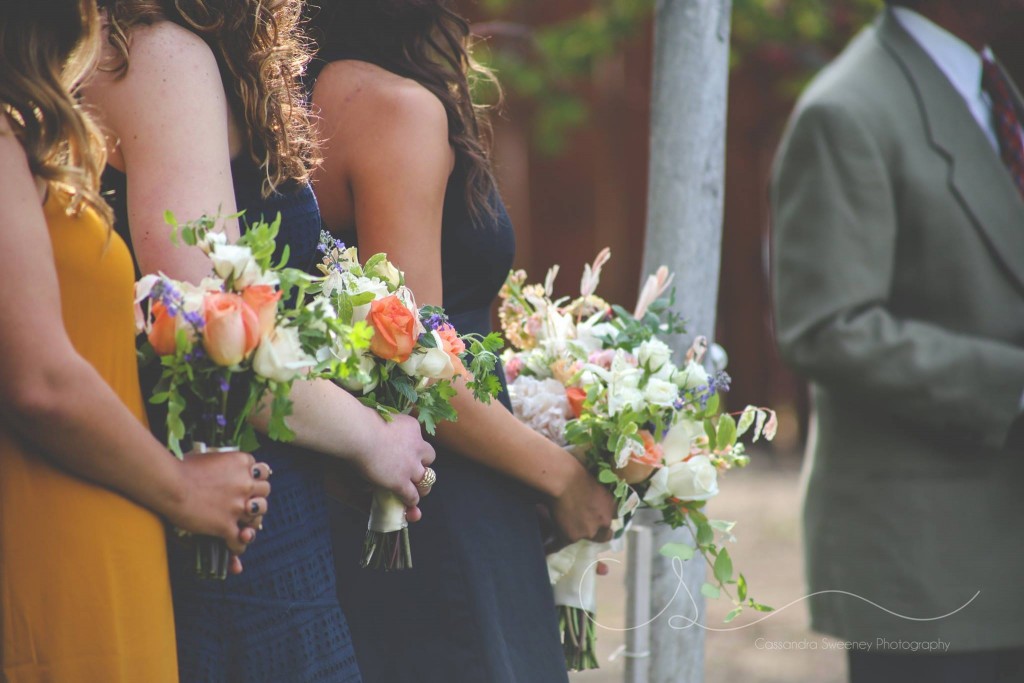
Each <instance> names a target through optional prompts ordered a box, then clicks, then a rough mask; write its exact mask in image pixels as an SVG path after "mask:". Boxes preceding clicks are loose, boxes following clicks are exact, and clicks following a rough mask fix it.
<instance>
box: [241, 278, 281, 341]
mask: <svg viewBox="0 0 1024 683" xmlns="http://www.w3.org/2000/svg"><path fill="white" fill-rule="evenodd" d="M280 300H281V291H280V290H278V289H275V288H274V287H273V286H272V285H249V286H248V287H246V288H245V290H244V291H243V292H242V301H244V302H245V303H247V304H249V307H250V308H251V309H252V310H253V311H254V312H255V313H256V317H257V318H258V319H259V321H260V337H261V338H262V337H263V336H265V335H268V334H270V333H271V331H273V329H274V322H275V320H276V319H277V302H278V301H280Z"/></svg>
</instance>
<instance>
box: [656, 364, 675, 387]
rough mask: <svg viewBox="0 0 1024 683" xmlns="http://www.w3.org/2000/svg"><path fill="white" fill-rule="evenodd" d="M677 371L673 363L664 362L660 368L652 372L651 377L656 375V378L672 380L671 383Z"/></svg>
mask: <svg viewBox="0 0 1024 683" xmlns="http://www.w3.org/2000/svg"><path fill="white" fill-rule="evenodd" d="M678 372H679V368H677V367H676V366H675V365H673V364H672V363H665V364H664V365H662V366H661V367H660V368H658V371H657V372H655V373H652V374H651V377H656V378H657V379H661V380H664V381H666V382H672V383H673V384H675V379H676V373H678Z"/></svg>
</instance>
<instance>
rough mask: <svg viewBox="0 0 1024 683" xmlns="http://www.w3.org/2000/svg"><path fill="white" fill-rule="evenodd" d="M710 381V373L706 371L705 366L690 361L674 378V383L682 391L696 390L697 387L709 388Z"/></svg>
mask: <svg viewBox="0 0 1024 683" xmlns="http://www.w3.org/2000/svg"><path fill="white" fill-rule="evenodd" d="M709 379H710V378H709V377H708V371H707V370H705V369H704V366H703V365H701V364H700V363H696V362H694V361H690V362H689V363H687V364H686V367H685V368H683V369H682V370H680V371H679V373H678V374H677V375H676V376H675V377H674V378H673V381H675V383H676V384H678V385H679V387H680V388H681V389H696V388H697V387H701V386H707V384H708V381H709Z"/></svg>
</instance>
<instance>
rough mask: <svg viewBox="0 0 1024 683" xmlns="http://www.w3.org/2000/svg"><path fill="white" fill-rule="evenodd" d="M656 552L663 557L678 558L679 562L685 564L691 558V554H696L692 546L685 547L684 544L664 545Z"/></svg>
mask: <svg viewBox="0 0 1024 683" xmlns="http://www.w3.org/2000/svg"><path fill="white" fill-rule="evenodd" d="M658 552H659V553H661V554H662V555H663V556H664V557H670V558H673V557H678V558H679V559H680V560H682V561H684V562H685V561H686V560H689V559H691V558H692V557H693V554H694V553H695V552H696V550H695V549H694V547H693V546H690V545H687V544H685V543H666V544H665V545H663V546H661V550H659V551H658Z"/></svg>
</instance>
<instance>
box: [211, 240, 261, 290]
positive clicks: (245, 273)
mask: <svg viewBox="0 0 1024 683" xmlns="http://www.w3.org/2000/svg"><path fill="white" fill-rule="evenodd" d="M210 260H211V261H213V271H214V272H215V273H217V275H218V276H219V277H221V278H223V279H225V280H227V279H228V278H232V277H233V278H234V287H235V289H236V290H242V289H245V288H246V287H248V286H249V285H251V284H254V283H255V282H256V280H257V279H258V278H259V277H260V275H262V273H261V272H260V267H259V266H258V265H257V264H256V261H255V259H253V257H252V250H251V249H249V247H240V246H238V245H237V244H219V245H216V246H215V247H214V249H213V251H211V252H210Z"/></svg>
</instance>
